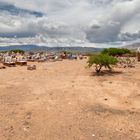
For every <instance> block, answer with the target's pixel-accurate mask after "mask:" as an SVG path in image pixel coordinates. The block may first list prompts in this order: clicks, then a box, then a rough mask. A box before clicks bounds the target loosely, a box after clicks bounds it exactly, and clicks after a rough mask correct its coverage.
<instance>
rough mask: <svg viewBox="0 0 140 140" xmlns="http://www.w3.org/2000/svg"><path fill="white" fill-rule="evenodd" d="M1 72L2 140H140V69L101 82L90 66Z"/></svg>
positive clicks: (69, 64) (46, 66)
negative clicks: (88, 67)
mask: <svg viewBox="0 0 140 140" xmlns="http://www.w3.org/2000/svg"><path fill="white" fill-rule="evenodd" d="M34 64H36V65H37V70H35V71H27V68H26V66H25V67H24V66H23V67H22V66H17V67H13V68H6V69H3V70H2V69H1V70H0V140H140V63H139V64H137V65H136V68H129V69H116V71H117V73H114V74H105V75H103V76H95V75H94V74H93V73H92V72H93V70H91V69H87V68H86V60H78V61H76V60H74V61H69V60H64V61H62V62H61V61H60V62H48V63H34Z"/></svg>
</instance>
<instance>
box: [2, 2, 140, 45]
mask: <svg viewBox="0 0 140 140" xmlns="http://www.w3.org/2000/svg"><path fill="white" fill-rule="evenodd" d="M139 41H140V0H0V46H4V45H15V44H38V45H46V46H93V47H102V46H113V45H114V46H120V45H125V44H129V43H134V42H139Z"/></svg>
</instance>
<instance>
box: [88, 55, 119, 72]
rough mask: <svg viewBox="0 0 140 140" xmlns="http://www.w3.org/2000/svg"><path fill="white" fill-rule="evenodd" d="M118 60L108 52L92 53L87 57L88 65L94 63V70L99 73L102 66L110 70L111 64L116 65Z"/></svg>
mask: <svg viewBox="0 0 140 140" xmlns="http://www.w3.org/2000/svg"><path fill="white" fill-rule="evenodd" d="M117 62H118V60H117V59H116V58H114V57H113V56H109V55H108V54H99V55H92V56H90V57H89V60H88V66H89V67H91V66H93V65H95V70H96V72H97V73H99V72H100V71H101V69H102V67H105V68H108V69H109V70H111V69H112V68H111V65H116V63H117Z"/></svg>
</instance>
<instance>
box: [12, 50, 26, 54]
mask: <svg viewBox="0 0 140 140" xmlns="http://www.w3.org/2000/svg"><path fill="white" fill-rule="evenodd" d="M10 52H14V53H21V54H24V53H25V52H24V51H23V50H20V49H15V50H10Z"/></svg>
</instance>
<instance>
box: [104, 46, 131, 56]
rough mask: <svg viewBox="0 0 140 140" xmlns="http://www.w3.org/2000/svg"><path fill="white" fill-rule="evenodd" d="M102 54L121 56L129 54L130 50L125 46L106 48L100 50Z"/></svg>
mask: <svg viewBox="0 0 140 140" xmlns="http://www.w3.org/2000/svg"><path fill="white" fill-rule="evenodd" d="M102 54H108V55H111V56H122V55H124V54H131V51H130V50H128V49H125V48H107V49H104V50H103V51H102Z"/></svg>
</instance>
